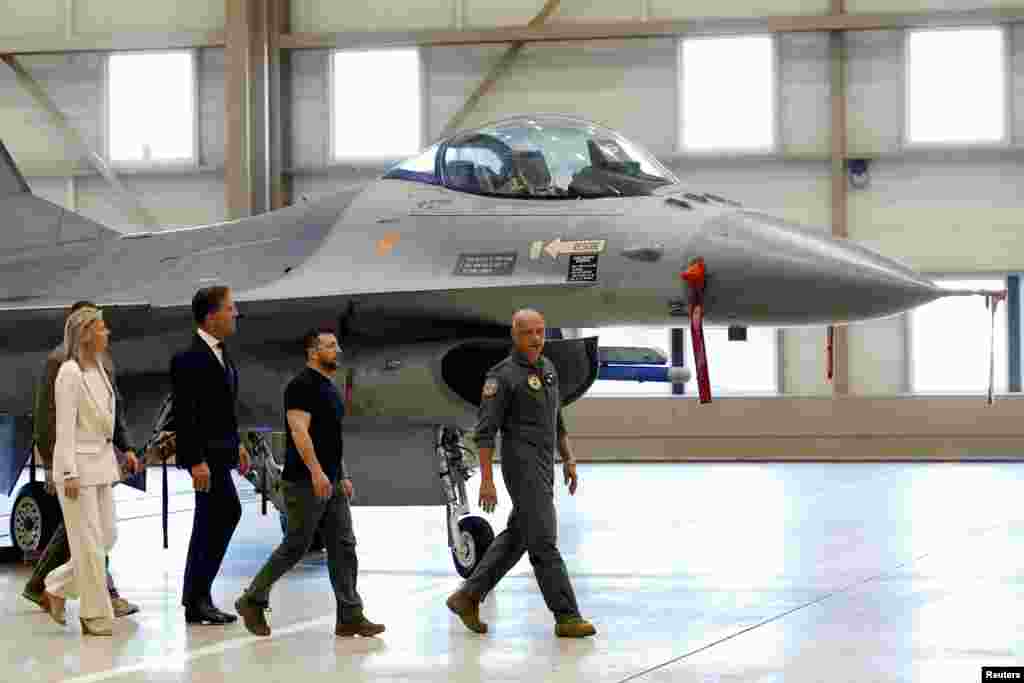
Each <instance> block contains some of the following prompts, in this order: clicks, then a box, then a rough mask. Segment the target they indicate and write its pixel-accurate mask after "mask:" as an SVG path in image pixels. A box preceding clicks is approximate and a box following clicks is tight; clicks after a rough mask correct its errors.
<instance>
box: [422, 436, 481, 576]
mask: <svg viewBox="0 0 1024 683" xmlns="http://www.w3.org/2000/svg"><path fill="white" fill-rule="evenodd" d="M436 451H437V456H438V459H439V460H440V466H441V470H440V476H441V486H442V488H443V489H444V493H445V516H446V519H447V525H446V526H447V528H448V547H449V548H451V551H452V560H453V561H454V562H455V571H457V572H458V573H459V576H461V577H462V578H464V579H465V578H469V576H470V575H471V574H472V573H473V570H474V569H476V566H477V565H478V564H479V563H480V560H481V559H482V558H483V556H484V553H485V552H487V548H488V547H490V545H491V543H492V542H493V541H494V531H493V530H492V529H491V525H490V523H489V522H488V521H487V520H486V519H484V518H483V517H479V516H476V515H469V498H468V497H467V495H466V482H467V481H469V479H470V478H471V477H472V476H473V471H472V469H471V468H470V467H469V465H468V464H467V463H466V460H465V458H464V456H465V454H466V453H468V449H467V448H466V447H465V446H464V445H462V432H461V431H460V430H458V429H456V428H454V427H449V426H444V425H442V426H439V427H438V428H437V447H436Z"/></svg>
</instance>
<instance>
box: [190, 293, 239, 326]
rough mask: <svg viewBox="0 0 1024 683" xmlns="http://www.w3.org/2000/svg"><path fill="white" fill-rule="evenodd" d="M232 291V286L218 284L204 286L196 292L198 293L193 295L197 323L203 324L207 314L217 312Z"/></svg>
mask: <svg viewBox="0 0 1024 683" xmlns="http://www.w3.org/2000/svg"><path fill="white" fill-rule="evenodd" d="M230 291H231V288H230V287H226V286H224V285H216V286H214V287H203V288H202V289H200V290H199V291H198V292H196V295H195V296H194V297H192V317H193V318H194V319H195V321H196V325H202V324H203V323H205V322H206V316H208V315H210V314H211V313H216V312H217V310H219V309H220V305H221V304H222V303H224V299H225V298H226V297H227V295H228V292H230Z"/></svg>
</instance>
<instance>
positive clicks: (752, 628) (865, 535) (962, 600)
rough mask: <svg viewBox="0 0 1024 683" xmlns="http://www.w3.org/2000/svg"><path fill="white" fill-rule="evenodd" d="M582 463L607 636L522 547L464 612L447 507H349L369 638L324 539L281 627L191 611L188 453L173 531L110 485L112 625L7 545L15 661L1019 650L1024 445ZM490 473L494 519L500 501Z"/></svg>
mask: <svg viewBox="0 0 1024 683" xmlns="http://www.w3.org/2000/svg"><path fill="white" fill-rule="evenodd" d="M153 474H155V473H153ZM580 475H581V486H580V490H579V491H578V493H577V496H576V497H575V498H570V497H569V495H568V493H567V492H565V491H564V489H559V493H558V500H557V504H558V509H559V517H560V545H561V548H562V552H563V554H564V556H565V559H566V562H567V564H568V566H569V570H570V573H571V574H572V578H573V581H574V583H575V587H576V591H577V593H578V596H579V601H580V604H581V606H582V608H583V611H584V614H585V615H586V616H588V617H590V618H591V619H592V620H593V621H594V622H595V623H596V625H597V627H598V629H599V633H598V635H597V637H596V638H593V639H587V640H581V641H567V640H559V639H556V638H555V637H554V635H553V633H552V620H551V617H550V615H549V614H548V613H547V610H546V609H545V607H544V603H543V600H542V599H541V596H540V593H539V592H538V590H537V587H536V583H535V581H534V579H533V576H532V572H531V568H530V565H529V562H528V561H527V560H526V559H525V558H524V560H523V561H522V562H521V563H520V564H519V565H518V566H516V567H515V568H514V569H513V571H512V572H511V573H510V574H509V576H508V577H507V578H506V580H505V581H504V582H503V583H502V584H501V585H500V586H499V587H498V589H497V590H496V591H495V592H494V593H493V594H491V595H490V596H489V597H488V599H487V602H485V604H484V606H483V609H482V615H483V618H484V619H485V620H486V621H488V622H490V624H491V632H490V633H489V634H488V635H486V636H478V635H475V634H472V633H470V632H468V631H466V630H465V629H464V628H463V626H462V625H461V623H459V622H458V620H457V619H456V618H455V617H454V616H452V615H451V614H450V613H449V612H448V610H447V609H446V607H445V604H444V599H445V597H446V596H447V594H448V593H449V592H450V591H451V590H453V588H454V587H455V586H456V585H457V584H458V579H457V576H456V575H455V573H454V570H453V568H452V563H451V558H450V557H449V553H448V550H447V548H446V547H445V544H444V538H445V536H444V514H443V511H442V509H441V508H404V509H398V508H369V507H367V508H360V507H357V508H355V511H354V514H355V524H356V533H357V536H358V539H359V546H358V551H359V559H360V578H359V582H360V583H359V585H360V590H361V592H362V594H363V598H364V600H365V602H366V606H367V615H368V616H370V618H372V619H374V620H377V621H382V622H384V623H386V625H387V628H388V630H387V632H386V633H384V634H383V635H382V636H381V637H379V638H371V639H338V638H336V637H335V636H334V633H333V626H334V602H333V595H332V594H331V592H330V588H329V583H328V579H327V568H326V562H325V558H324V557H323V556H321V555H317V554H311V555H309V556H307V557H306V559H305V560H304V561H303V562H302V563H301V564H300V565H299V566H298V567H296V569H295V570H293V571H292V573H290V574H288V575H286V577H285V578H284V579H282V581H281V582H280V583H279V584H278V586H277V587H276V588H275V591H274V593H273V595H272V597H271V606H272V608H273V612H272V613H271V615H270V620H271V624H272V626H273V629H274V634H273V636H272V637H270V638H256V637H253V636H250V635H249V634H248V632H246V631H245V629H244V628H243V626H242V625H241V624H240V623H239V624H236V625H234V626H230V627H227V628H223V627H211V626H202V627H186V626H185V623H184V618H183V615H182V611H181V608H180V607H179V602H180V591H181V577H182V572H183V569H184V558H185V549H186V544H187V539H188V534H189V529H190V527H191V521H192V495H191V493H190V490H189V487H190V482H189V481H188V479H187V478H186V477H184V476H183V475H182V474H181V473H178V472H175V473H174V475H173V476H172V480H171V490H172V492H173V493H174V495H173V496H172V498H171V503H170V507H171V511H172V514H171V517H170V519H171V521H170V539H171V543H170V549H169V550H166V551H165V550H163V549H162V543H161V528H160V517H159V488H158V485H157V486H155V487H153V489H152V490H151V492H150V493H149V494H140V493H138V492H135V491H132V490H129V489H127V488H125V487H118V499H119V510H118V512H119V517H120V523H119V540H118V545H117V547H116V549H115V551H114V554H113V560H112V562H113V564H112V566H113V569H114V573H115V576H116V578H117V583H118V586H119V588H120V589H121V592H122V593H123V594H124V595H125V597H127V598H128V599H130V600H132V601H133V602H136V603H138V604H139V605H140V606H141V608H142V610H141V612H140V613H139V614H136V615H134V616H131V617H127V618H123V619H119V620H117V622H116V624H115V630H114V637H113V638H83V637H82V636H81V634H80V629H79V627H78V620H77V618H76V617H77V606H76V604H75V603H70V602H69V614H68V617H69V619H68V624H69V626H67V627H64V628H62V627H59V626H57V625H56V624H54V623H53V622H52V621H51V620H50V619H49V618H48V617H47V616H46V615H45V614H43V613H42V612H41V611H39V610H38V608H37V607H36V606H35V605H33V604H31V603H29V602H27V601H26V600H24V599H23V598H21V597H20V595H19V594H20V592H21V589H22V587H23V585H24V582H25V579H26V578H27V576H28V569H27V568H26V567H25V566H24V565H21V564H19V563H13V562H8V563H6V564H3V565H0V609H2V616H0V652H2V653H3V657H2V662H3V666H4V674H3V677H2V680H4V681H11V682H12V683H14V682H21V681H61V680H63V681H72V682H75V683H93V682H99V681H161V682H163V681H168V682H169V681H222V680H229V681H230V680H238V681H246V683H262V682H280V681H285V682H290V683H293V682H299V681H301V682H302V683H313V682H315V681H353V682H354V681H382V682H383V681H388V682H392V681H414V682H419V681H422V682H428V681H455V682H459V683H462V682H470V681H473V682H475V681H486V682H487V683H497V682H500V681H588V682H590V681H609V682H625V681H639V682H641V683H654V682H657V681H701V682H702V683H704V682H709V681H723V682H724V681H751V682H753V681H756V682H758V683H767V682H776V681H786V682H787V683H789V682H800V683H803V682H805V681H806V682H810V681H829V682H837V681H850V682H854V681H856V682H857V683H863V682H866V681H943V682H959V681H977V680H980V677H981V668H982V667H983V666H1012V665H1018V666H1019V665H1021V664H1024V610H1022V609H1021V608H1020V606H1021V605H1024V594H1022V584H1021V576H1022V575H1021V570H1020V568H1021V567H1022V566H1024V543H1022V542H1021V541H1022V540H1024V507H1022V506H1021V505H1020V504H1019V502H1018V501H1019V500H1020V491H1021V490H1022V485H1024V481H1022V479H1024V475H1022V472H1021V470H1020V468H1019V467H1016V466H1013V465H1002V464H963V465H955V464H954V465H951V464H849V465H838V464H774V465H769V464H763V465H762V464H720V465H705V464H685V465H684V464H656V465H655V464H650V465H640V464H630V465H611V464H603V465H596V464H595V465H582V466H581V467H580ZM497 479H498V481H499V482H500V477H498V478H497ZM150 481H151V482H154V481H155V482H158V481H159V478H158V477H151V479H150ZM475 481H477V480H474V482H471V483H475ZM238 486H239V490H240V492H241V493H242V495H243V507H244V516H243V520H242V523H241V525H240V526H239V529H238V531H237V533H236V535H235V538H234V541H233V543H232V546H231V548H230V550H229V552H228V557H227V559H226V561H225V565H224V569H223V570H222V572H221V576H220V578H219V579H218V581H217V583H216V584H215V586H214V589H215V595H214V598H215V600H216V601H217V602H218V604H219V605H220V606H221V607H223V608H225V609H231V605H232V603H233V602H234V599H235V597H236V596H237V595H238V593H239V591H240V590H241V589H242V588H243V586H244V585H245V583H246V582H247V581H248V580H249V579H250V578H251V577H252V575H253V573H254V572H255V571H256V570H257V568H258V567H259V565H260V563H261V562H262V561H263V560H264V559H265V558H266V557H267V555H268V554H269V553H270V552H271V551H272V550H273V548H274V547H275V545H276V543H277V541H278V540H279V538H280V528H279V523H278V520H277V518H276V515H274V514H270V515H268V516H266V517H264V516H261V515H260V514H259V503H258V500H257V498H256V496H255V495H254V494H253V490H252V487H251V486H249V485H248V483H247V482H244V481H239V482H238ZM499 486H500V483H499ZM471 494H472V496H473V500H475V499H476V491H475V489H473V490H471ZM499 495H500V496H501V498H500V500H501V502H502V503H503V505H502V506H501V507H499V510H498V514H497V515H495V516H494V517H493V518H492V520H493V521H494V523H495V527H496V531H500V530H501V529H502V528H503V527H504V518H505V515H506V514H507V512H508V509H509V508H508V496H507V494H505V492H504V491H503V490H501V489H499ZM0 504H2V505H4V506H5V507H2V508H0V514H3V515H6V514H7V513H8V512H9V504H10V503H9V501H7V500H6V499H0ZM271 510H272V508H271ZM0 528H3V529H6V528H7V519H6V518H3V519H0ZM8 542H9V539H0V543H8Z"/></svg>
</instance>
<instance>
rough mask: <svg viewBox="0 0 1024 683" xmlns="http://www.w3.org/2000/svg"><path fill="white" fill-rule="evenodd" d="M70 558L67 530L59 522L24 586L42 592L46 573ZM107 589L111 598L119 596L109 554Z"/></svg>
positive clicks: (44, 586)
mask: <svg viewBox="0 0 1024 683" xmlns="http://www.w3.org/2000/svg"><path fill="white" fill-rule="evenodd" d="M70 559H71V546H70V545H69V544H68V531H67V529H65V528H64V523H63V522H61V523H60V525H59V526H58V527H57V530H56V531H54V532H53V536H51V537H50V542H49V543H47V544H46V548H45V549H44V550H43V554H42V555H40V556H39V560H38V561H37V562H36V566H35V569H33V570H32V576H31V578H29V580H28V584H27V585H26V586H25V587H26V588H27V589H28V590H30V591H31V592H33V593H41V592H43V591H44V590H46V583H45V582H46V575H47V574H49V573H50V572H52V571H53V570H54V569H56V568H57V567H59V566H61V565H62V564H64V563H65V562H67V561H68V560H70ZM107 590H108V591H110V597H111V598H112V599H113V598H118V597H120V595H119V594H118V592H117V588H115V587H114V577H113V576H111V575H110V557H109V556H108V557H107Z"/></svg>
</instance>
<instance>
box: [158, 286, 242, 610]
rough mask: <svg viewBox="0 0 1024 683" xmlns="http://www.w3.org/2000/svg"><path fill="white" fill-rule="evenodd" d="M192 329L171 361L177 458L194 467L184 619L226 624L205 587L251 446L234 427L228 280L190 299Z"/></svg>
mask: <svg viewBox="0 0 1024 683" xmlns="http://www.w3.org/2000/svg"><path fill="white" fill-rule="evenodd" d="M192 315H193V317H194V318H195V322H196V325H197V326H198V329H197V330H196V335H195V336H194V337H193V339H192V346H191V347H190V348H189V349H188V350H186V351H182V352H180V353H178V354H177V355H175V356H174V359H173V360H172V361H171V384H172V391H173V395H174V399H173V401H174V404H173V411H174V421H175V428H176V431H177V435H176V438H177V464H178V467H180V468H182V469H185V470H188V471H189V472H190V473H191V475H192V486H193V488H194V489H195V492H196V509H195V516H194V518H193V522H192V538H191V540H190V541H189V545H188V561H187V563H186V565H185V583H184V588H183V590H182V596H181V604H182V605H183V606H184V607H185V622H186V623H189V624H221V625H222V624H230V623H232V622H234V621H236V620H237V619H238V617H236V616H235V615H233V614H228V613H226V612H222V611H221V610H219V609H217V607H216V606H215V605H214V604H213V597H212V593H211V588H212V586H213V580H214V579H215V578H216V577H217V573H218V572H219V571H220V565H221V562H222V561H223V560H224V554H225V552H227V548H228V544H229V543H230V542H231V536H232V534H234V532H235V527H237V526H238V521H239V520H240V519H241V517H242V505H241V503H240V502H239V500H238V492H237V491H236V490H235V483H234V481H232V479H231V470H232V469H233V468H236V467H237V468H238V470H239V471H240V472H241V473H242V474H245V472H246V471H247V470H248V469H249V453H248V451H246V449H245V446H243V445H242V442H241V438H240V437H239V434H238V417H237V415H236V413H235V405H236V403H237V400H238V370H237V369H236V368H235V365H234V364H233V363H232V362H231V355H230V353H229V352H228V350H227V349H226V348H225V346H224V340H225V339H227V338H228V337H230V336H231V335H233V334H234V333H235V319H236V318H237V317H238V309H236V308H235V304H234V302H233V301H232V298H231V290H230V289H229V288H228V287H208V288H204V289H200V290H199V291H198V292H196V295H195V297H193V299H192Z"/></svg>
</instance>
